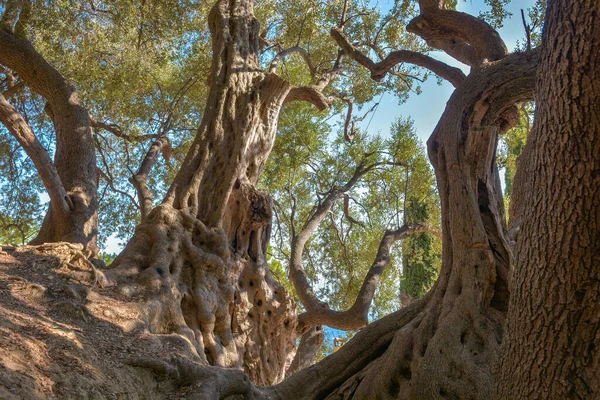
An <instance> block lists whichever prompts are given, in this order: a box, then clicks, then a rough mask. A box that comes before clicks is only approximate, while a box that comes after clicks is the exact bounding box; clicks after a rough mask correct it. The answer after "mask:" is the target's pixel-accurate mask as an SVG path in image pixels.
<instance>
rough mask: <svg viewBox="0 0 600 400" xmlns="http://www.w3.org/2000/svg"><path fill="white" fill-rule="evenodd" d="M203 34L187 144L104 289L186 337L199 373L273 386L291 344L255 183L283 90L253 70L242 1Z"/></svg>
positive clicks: (266, 205)
mask: <svg viewBox="0 0 600 400" xmlns="http://www.w3.org/2000/svg"><path fill="white" fill-rule="evenodd" d="M209 28H210V31H211V34H212V49H213V62H212V69H211V73H210V75H209V77H208V83H209V85H210V92H209V97H208V101H207V105H206V108H205V112H204V116H203V119H202V122H201V124H200V127H199V129H198V132H197V135H196V138H195V140H194V142H193V144H192V146H191V149H190V151H189V153H188V154H187V156H186V158H185V160H184V162H183V165H182V168H181V169H180V171H179V173H178V175H177V176H176V178H175V180H174V182H173V184H172V186H171V188H170V189H169V191H168V193H167V195H166V197H165V199H164V201H163V203H162V204H161V205H160V206H158V207H156V208H155V209H153V210H152V211H151V212H150V213H149V214H148V215H147V216H146V217H145V218H144V220H143V222H142V224H140V225H139V226H138V228H137V230H136V232H135V234H134V236H133V238H132V239H131V241H130V242H129V243H128V245H127V247H126V248H125V250H124V251H123V252H122V253H121V254H120V255H119V257H118V258H117V259H116V260H115V262H114V263H113V267H114V268H112V269H111V270H109V271H107V273H106V282H105V284H108V285H116V286H117V288H118V290H119V292H120V293H121V295H122V296H127V297H137V296H142V297H143V298H145V303H144V310H145V311H144V313H145V314H144V315H145V320H146V322H147V327H148V328H149V329H150V330H151V331H152V332H155V333H170V332H177V333H179V334H181V335H183V336H185V337H186V338H187V339H188V340H189V342H190V344H191V348H192V350H191V352H192V353H193V354H194V357H193V358H194V360H195V361H197V362H199V363H200V364H211V365H215V366H222V367H241V368H243V369H244V370H245V371H246V372H247V373H248V375H249V376H250V378H251V379H252V381H253V382H256V383H258V384H265V385H267V384H273V383H276V382H279V381H280V380H282V379H283V376H284V373H285V365H286V362H287V356H288V353H290V352H291V351H292V349H293V346H294V343H293V339H294V338H295V337H294V329H295V326H296V310H295V303H294V302H293V301H292V299H291V297H290V296H289V295H288V293H287V292H286V291H285V289H284V288H283V287H281V286H280V285H279V284H278V283H277V282H276V281H275V280H274V279H273V278H272V276H271V274H270V272H269V269H268V267H267V263H266V250H267V245H268V242H269V236H270V229H271V219H272V201H271V198H270V197H269V195H268V194H267V193H266V192H263V191H260V190H258V189H257V188H256V183H257V181H258V178H259V174H260V172H261V169H262V168H263V166H264V164H265V161H266V159H267V157H268V155H269V153H270V151H271V148H272V146H273V143H274V139H275V134H276V128H277V120H278V116H279V112H280V109H281V107H282V105H283V103H284V100H285V99H286V96H287V95H288V93H289V91H290V89H291V85H290V84H289V83H288V82H286V81H285V80H283V79H282V78H280V77H279V76H277V75H276V74H274V73H265V72H263V71H262V70H261V69H260V68H259V64H258V49H259V47H258V39H259V25H258V21H257V20H256V19H255V18H254V15H253V3H252V1H248V0H235V1H223V0H221V1H218V2H217V4H216V5H215V6H214V7H213V9H212V11H211V13H210V15H209Z"/></svg>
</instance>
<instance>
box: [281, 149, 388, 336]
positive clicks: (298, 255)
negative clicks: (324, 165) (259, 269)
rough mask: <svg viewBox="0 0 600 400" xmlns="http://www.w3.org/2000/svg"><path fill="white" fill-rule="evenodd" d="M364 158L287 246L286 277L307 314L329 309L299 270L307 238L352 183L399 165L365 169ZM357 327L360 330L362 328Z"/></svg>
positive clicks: (301, 270) (373, 165)
mask: <svg viewBox="0 0 600 400" xmlns="http://www.w3.org/2000/svg"><path fill="white" fill-rule="evenodd" d="M367 157H368V155H367V156H365V160H363V161H362V162H361V163H360V164H359V165H358V166H357V167H356V170H355V171H354V174H353V175H352V177H351V178H350V179H349V180H348V182H347V183H346V184H345V185H344V186H336V187H334V188H333V189H332V190H331V191H330V192H329V193H328V194H327V196H326V197H325V198H324V199H323V200H322V201H321V202H320V203H319V204H318V205H317V207H316V208H315V211H314V212H313V213H312V215H311V216H310V217H309V219H308V221H307V222H306V224H304V227H303V228H302V230H301V231H300V233H298V234H297V235H295V236H294V237H293V239H292V246H291V247H292V251H291V255H290V272H289V277H290V281H292V284H293V285H294V287H295V289H296V292H297V293H298V297H299V298H300V301H301V302H302V304H303V305H304V307H305V308H306V310H307V311H311V312H313V313H319V312H326V313H327V312H329V311H330V309H329V306H328V305H327V304H326V303H325V302H322V301H321V300H319V298H318V297H317V296H316V294H315V292H314V290H313V288H312V285H311V284H310V282H309V281H308V277H307V276H306V272H305V271H304V267H303V266H302V255H303V252H304V247H305V245H306V243H307V242H308V240H309V239H310V237H311V236H312V235H313V234H314V232H315V231H316V229H317V227H318V226H319V224H320V223H321V221H323V219H325V217H326V216H327V214H328V213H329V212H330V211H331V209H332V208H333V205H334V204H335V202H336V200H337V199H339V198H340V197H341V196H343V194H344V193H346V192H347V191H349V190H350V189H352V187H354V185H356V183H357V182H358V181H359V180H360V179H361V178H362V177H363V176H364V175H365V174H367V173H368V172H370V171H372V170H373V169H375V168H377V167H379V166H382V165H399V163H392V162H387V161H383V162H376V163H373V164H369V165H367V162H366V159H367ZM311 315H312V314H311ZM311 321H312V320H311ZM334 324H335V326H339V327H342V326H349V325H350V323H348V322H344V321H341V320H340V321H338V322H335V323H334ZM312 325H317V324H312ZM307 326H308V325H302V326H299V330H300V331H303V330H304V329H305V328H306V327H307ZM352 326H353V327H354V326H355V324H353V325H352ZM361 326H364V324H363V325H361ZM342 329H343V328H342ZM350 329H351V328H350Z"/></svg>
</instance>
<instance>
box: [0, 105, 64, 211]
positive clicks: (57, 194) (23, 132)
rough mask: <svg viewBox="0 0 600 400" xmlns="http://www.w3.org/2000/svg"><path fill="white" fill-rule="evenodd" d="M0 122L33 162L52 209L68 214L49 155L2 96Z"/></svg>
mask: <svg viewBox="0 0 600 400" xmlns="http://www.w3.org/2000/svg"><path fill="white" fill-rule="evenodd" d="M0 121H2V123H3V124H4V126H5V127H6V128H7V129H8V131H9V132H10V133H11V134H12V135H13V136H14V137H15V139H17V141H18V142H19V144H20V145H21V147H23V149H24V150H25V152H26V153H27V155H28V156H29V158H31V160H32V161H33V164H34V165H35V168H36V169H37V171H38V174H39V175H40V178H41V179H42V182H43V183H44V187H45V188H46V190H47V191H48V196H50V202H51V204H52V207H53V209H54V210H56V211H57V212H62V213H68V212H69V204H68V202H67V200H66V198H67V192H66V190H65V188H64V186H63V184H62V182H61V180H60V176H58V171H57V170H56V167H55V166H54V163H53V162H52V159H51V158H50V154H48V151H47V150H46V149H45V148H44V146H42V144H41V143H40V141H39V140H38V138H37V137H36V136H35V134H34V133H33V132H32V130H31V127H30V126H29V124H28V123H27V122H26V121H25V120H24V119H23V117H22V116H21V115H20V114H19V112H18V111H17V110H16V109H15V108H14V107H13V106H12V105H11V104H10V103H9V102H8V101H6V99H5V98H4V96H2V95H0Z"/></svg>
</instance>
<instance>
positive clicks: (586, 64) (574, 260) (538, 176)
mask: <svg viewBox="0 0 600 400" xmlns="http://www.w3.org/2000/svg"><path fill="white" fill-rule="evenodd" d="M599 77H600V4H599V3H598V2H597V1H595V0H585V1H577V2H575V1H570V0H554V1H552V2H550V5H549V8H548V12H547V17H546V23H545V25H544V35H543V42H542V53H541V61H540V70H539V75H538V80H537V91H536V94H537V95H536V112H535V124H534V127H533V130H532V133H531V134H530V136H529V138H528V141H527V145H526V152H524V154H527V158H523V159H522V160H520V163H519V169H523V170H524V171H527V173H526V174H524V173H519V175H518V176H517V177H516V180H515V192H519V193H525V192H527V193H528V194H527V201H523V202H522V203H521V206H522V210H521V212H520V213H519V216H520V232H519V236H518V240H517V252H516V255H517V263H516V267H515V271H514V274H513V284H512V287H513V291H512V293H511V299H510V307H509V311H508V321H507V326H506V334H505V337H504V341H503V343H502V356H501V362H500V365H499V367H498V379H497V382H496V385H495V396H496V397H495V398H497V399H593V398H594V399H595V398H598V397H600V372H599V371H600V353H599V352H598V347H600V307H599V305H598V304H600V121H599V116H600V110H599V108H598V105H599V104H600V80H599V79H598V78H599ZM519 172H520V171H519Z"/></svg>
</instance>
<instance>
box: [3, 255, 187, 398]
mask: <svg viewBox="0 0 600 400" xmlns="http://www.w3.org/2000/svg"><path fill="white" fill-rule="evenodd" d="M95 275H96V274H94V268H93V267H92V265H91V264H90V263H89V262H88V261H87V260H85V259H84V258H83V257H82V255H81V253H80V252H79V251H77V249H74V248H73V246H70V245H68V244H58V245H54V246H48V245H43V246H36V247H33V246H24V247H20V248H19V247H17V248H14V247H7V246H4V247H0V399H3V400H12V399H27V400H29V399H94V400H95V399H179V398H186V392H187V390H188V388H186V387H176V386H175V385H174V384H173V381H172V380H168V379H163V377H161V376H157V375H155V373H154V372H151V371H150V370H147V369H144V368H138V367H133V366H130V365H127V363H128V362H130V361H128V360H132V359H137V358H139V357H143V358H146V357H149V358H159V359H163V360H168V359H169V358H170V357H175V356H184V357H189V349H188V348H186V347H187V346H188V343H185V339H182V338H181V337H180V336H176V335H154V334H150V333H148V332H147V330H146V329H145V325H144V323H143V322H142V321H143V320H144V318H143V316H142V315H140V311H139V309H138V308H137V307H136V304H135V302H131V301H129V302H122V301H119V300H118V296H117V295H114V293H111V292H109V291H108V290H105V289H101V288H100V287H99V285H98V283H97V282H95V278H94V277H95Z"/></svg>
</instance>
